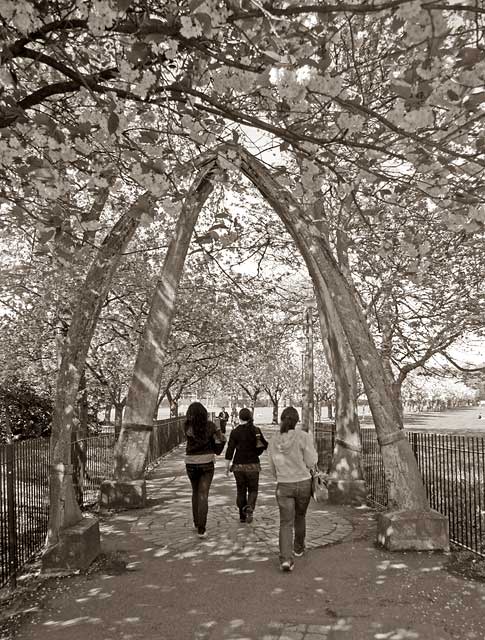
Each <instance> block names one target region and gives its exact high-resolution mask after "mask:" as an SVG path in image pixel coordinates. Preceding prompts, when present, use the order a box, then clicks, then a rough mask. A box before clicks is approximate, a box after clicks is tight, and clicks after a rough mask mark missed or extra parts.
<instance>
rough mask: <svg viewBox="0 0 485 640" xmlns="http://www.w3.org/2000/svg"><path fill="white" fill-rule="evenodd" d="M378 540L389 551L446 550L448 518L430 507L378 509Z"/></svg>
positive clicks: (447, 544)
mask: <svg viewBox="0 0 485 640" xmlns="http://www.w3.org/2000/svg"><path fill="white" fill-rule="evenodd" d="M377 544H378V545H380V546H382V547H385V548H386V549H389V551H449V548H450V542H449V536H448V519H447V518H446V516H443V515H442V514H441V513H438V512H437V511H433V510H429V511H388V512H385V513H379V514H378V516H377Z"/></svg>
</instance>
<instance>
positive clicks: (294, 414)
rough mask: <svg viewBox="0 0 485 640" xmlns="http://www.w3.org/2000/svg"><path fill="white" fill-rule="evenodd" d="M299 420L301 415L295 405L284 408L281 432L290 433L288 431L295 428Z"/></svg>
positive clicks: (281, 417)
mask: <svg viewBox="0 0 485 640" xmlns="http://www.w3.org/2000/svg"><path fill="white" fill-rule="evenodd" d="M299 420H300V416H299V415H298V411H297V410H296V409H295V407H286V409H283V411H282V412H281V416H280V433H288V431H291V430H292V429H294V428H295V426H296V424H297V422H298V421H299Z"/></svg>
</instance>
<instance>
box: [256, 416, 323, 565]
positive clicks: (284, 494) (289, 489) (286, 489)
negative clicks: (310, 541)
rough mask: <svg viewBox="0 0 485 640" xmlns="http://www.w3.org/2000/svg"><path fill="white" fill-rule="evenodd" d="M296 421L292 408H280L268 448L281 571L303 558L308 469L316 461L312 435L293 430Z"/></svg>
mask: <svg viewBox="0 0 485 640" xmlns="http://www.w3.org/2000/svg"><path fill="white" fill-rule="evenodd" d="M299 419H300V416H299V415H298V411H297V410H296V409H295V408H294V407H286V409H283V411H282V413H281V417H280V433H279V434H277V435H275V436H273V438H271V441H270V443H269V448H268V458H269V466H270V470H271V472H272V473H273V475H274V476H275V477H276V480H277V485H276V501H277V503H278V507H279V509H280V534H279V547H280V568H281V570H282V571H292V570H293V567H294V556H302V555H303V553H304V552H305V534H306V522H305V516H306V512H307V509H308V504H309V502H310V497H311V488H312V480H311V474H310V469H312V468H314V467H315V465H316V464H317V461H318V454H317V451H316V449H315V446H314V444H313V439H312V437H311V435H310V434H309V433H307V432H306V431H301V430H300V429H298V430H295V426H296V424H297V422H298V421H299ZM293 536H294V538H293Z"/></svg>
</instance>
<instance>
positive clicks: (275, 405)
mask: <svg viewBox="0 0 485 640" xmlns="http://www.w3.org/2000/svg"><path fill="white" fill-rule="evenodd" d="M271 402H272V403H273V416H272V419H271V421H272V423H273V424H278V413H279V409H278V398H275V399H274V400H273V398H272V399H271Z"/></svg>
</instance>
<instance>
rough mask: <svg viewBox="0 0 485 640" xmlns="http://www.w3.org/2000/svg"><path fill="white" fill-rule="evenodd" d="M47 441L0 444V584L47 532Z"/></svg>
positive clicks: (9, 580)
mask: <svg viewBox="0 0 485 640" xmlns="http://www.w3.org/2000/svg"><path fill="white" fill-rule="evenodd" d="M48 475H49V442H48V440H45V439H40V440H27V441H25V442H15V443H13V444H4V445H1V446H0V516H1V517H0V587H3V586H5V585H6V584H7V583H10V584H11V585H12V586H15V576H16V574H17V571H18V569H19V568H20V567H22V566H23V565H24V564H25V563H26V562H27V561H28V560H29V559H30V558H31V557H32V555H33V554H34V553H35V552H36V551H38V549H39V547H40V546H42V542H43V540H44V538H45V536H46V533H47V520H48V511H49V507H48V504H49V501H48Z"/></svg>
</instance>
